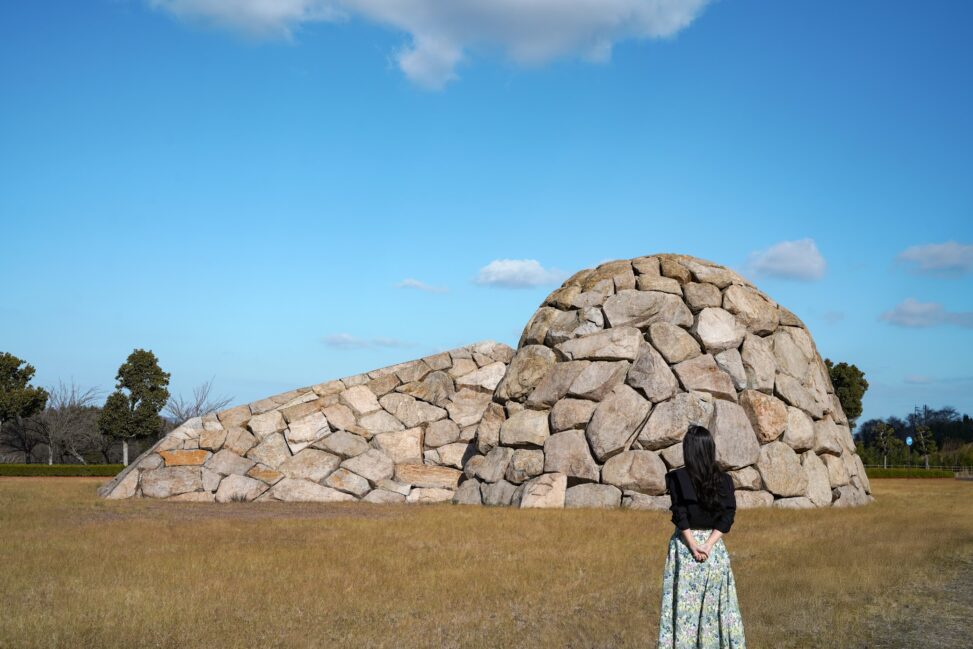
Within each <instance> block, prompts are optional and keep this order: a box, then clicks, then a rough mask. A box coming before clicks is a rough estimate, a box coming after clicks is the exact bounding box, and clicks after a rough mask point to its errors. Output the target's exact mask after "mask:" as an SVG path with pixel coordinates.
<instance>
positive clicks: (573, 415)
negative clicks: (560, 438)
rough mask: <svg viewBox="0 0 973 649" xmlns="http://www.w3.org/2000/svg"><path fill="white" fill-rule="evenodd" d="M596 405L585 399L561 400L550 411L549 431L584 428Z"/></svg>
mask: <svg viewBox="0 0 973 649" xmlns="http://www.w3.org/2000/svg"><path fill="white" fill-rule="evenodd" d="M597 405H598V404H596V403H595V402H594V401H588V400H587V399H561V400H560V401H558V402H557V403H556V404H554V408H552V409H551V430H552V431H553V432H560V431H562V430H570V429H572V428H584V427H585V426H586V425H587V424H588V421H590V420H591V415H592V413H593V412H594V411H595V407H596V406H597Z"/></svg>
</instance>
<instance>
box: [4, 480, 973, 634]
mask: <svg viewBox="0 0 973 649" xmlns="http://www.w3.org/2000/svg"><path fill="white" fill-rule="evenodd" d="M101 481H102V480H101V479H97V478H94V479H92V478H60V479H59V478H3V479H0V566H2V569H0V646H2V647H16V648H18V649H19V648H31V647H126V648H132V647H180V648H195V647H206V648H207V649H213V648H222V647H259V648H261V649H267V648H271V647H528V648H529V647H579V648H580V647H654V646H655V644H654V642H655V636H656V632H657V623H658V615H659V597H660V584H661V579H662V567H663V562H664V557H665V551H666V543H667V539H668V537H669V535H670V533H671V531H672V526H671V523H670V522H669V518H668V513H667V512H633V511H594V510H584V511H582V510H567V511H541V510H524V511H521V510H512V509H494V508H471V507H459V506H452V505H428V506H382V505H364V504H351V505H300V504H290V505H288V504H282V503H277V504H270V503H257V504H254V503H250V504H246V503H232V504H226V505H212V504H206V505H203V504H175V503H164V502H157V501H128V502H117V501H114V502H109V501H103V500H100V499H99V498H97V497H96V495H95V489H96V487H97V486H98V484H100V482H101ZM873 487H874V495H875V496H876V498H877V500H876V502H875V503H873V504H872V505H869V506H867V507H864V508H860V509H844V510H818V511H785V510H769V509H767V510H742V511H740V512H738V514H737V519H736V523H735V525H734V527H733V530H731V532H730V533H729V534H728V535H727V536H726V539H725V541H726V544H727V547H728V549H729V551H730V555H731V561H732V565H733V570H734V575H735V577H736V580H737V588H738V593H739V596H740V605H741V609H742V612H743V616H744V623H745V627H746V633H747V641H748V646H750V647H751V649H760V648H765V647H770V648H775V649H777V648H787V647H795V648H797V647H800V648H806V647H834V648H841V649H851V648H858V647H862V648H864V647H877V646H882V647H898V646H902V647H906V646H908V647H916V646H944V647H945V646H956V645H955V644H950V643H951V642H952V640H951V638H963V637H966V638H969V634H970V632H971V628H973V623H971V616H973V602H971V601H970V598H971V597H973V588H971V587H970V584H973V482H960V481H955V480H949V479H946V480H874V481H873ZM944 589H946V590H945V591H944ZM944 592H945V593H946V594H945V595H944V594H943V593H944Z"/></svg>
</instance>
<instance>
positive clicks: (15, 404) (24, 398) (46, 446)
mask: <svg viewBox="0 0 973 649" xmlns="http://www.w3.org/2000/svg"><path fill="white" fill-rule="evenodd" d="M34 373H35V370H34V367H33V366H32V365H30V364H29V363H27V362H26V361H24V360H21V359H19V358H17V357H16V356H14V355H12V354H10V353H7V352H0V461H3V462H25V463H28V464H29V463H33V462H37V461H42V462H47V463H48V464H75V463H80V464H94V463H105V464H112V463H117V462H121V463H122V464H126V465H127V464H128V461H129V458H130V457H135V456H137V455H138V454H139V453H141V452H142V451H143V450H145V449H146V448H148V447H149V446H150V445H152V444H153V443H154V442H155V441H156V440H158V439H159V438H160V437H162V436H163V435H165V434H166V433H168V432H169V431H170V430H172V429H173V428H175V427H176V426H178V425H179V424H181V423H182V422H184V421H186V420H188V419H191V418H193V417H197V416H201V415H205V414H209V413H211V412H215V411H217V410H220V409H222V408H224V407H226V406H227V405H228V404H229V403H230V402H231V401H232V397H229V398H220V397H213V396H211V393H212V388H213V381H212V380H210V381H207V382H205V383H202V384H200V385H199V386H197V387H195V388H194V389H193V394H192V396H191V397H185V398H184V397H182V396H172V395H170V393H169V389H168V385H169V373H168V372H164V371H162V368H161V367H160V366H159V361H158V358H156V356H155V354H153V353H152V352H151V351H149V350H144V349H136V350H134V351H133V352H132V353H131V354H129V356H128V358H127V359H126V360H125V362H124V363H122V365H121V366H120V367H119V368H118V373H117V374H116V376H115V381H116V383H115V389H114V391H113V392H111V394H109V395H108V396H107V398H106V399H105V400H104V403H103V404H101V405H99V402H100V401H101V397H102V392H100V391H99V390H98V389H97V388H83V387H81V386H78V385H76V384H75V383H74V382H73V381H72V382H70V383H64V382H58V384H57V385H54V386H49V387H40V386H35V385H32V383H31V382H32V380H33V378H34ZM130 446H132V447H133V449H132V450H133V451H134V454H132V455H130V452H129V451H130Z"/></svg>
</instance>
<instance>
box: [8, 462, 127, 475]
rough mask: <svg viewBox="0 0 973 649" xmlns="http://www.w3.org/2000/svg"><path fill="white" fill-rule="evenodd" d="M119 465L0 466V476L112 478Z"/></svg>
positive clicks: (120, 467)
mask: <svg viewBox="0 0 973 649" xmlns="http://www.w3.org/2000/svg"><path fill="white" fill-rule="evenodd" d="M124 468H125V467H124V466H123V465H121V464H0V476H20V477H30V476H40V477H43V476H48V477H62V478H63V477H99V478H113V477H115V475H116V474H117V473H118V472H119V471H121V470H122V469H124Z"/></svg>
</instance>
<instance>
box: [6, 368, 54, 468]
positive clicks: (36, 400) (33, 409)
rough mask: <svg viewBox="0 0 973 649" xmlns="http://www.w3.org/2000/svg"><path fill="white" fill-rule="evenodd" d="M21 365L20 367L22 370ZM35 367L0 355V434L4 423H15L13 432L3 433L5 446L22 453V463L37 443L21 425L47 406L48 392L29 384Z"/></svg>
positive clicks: (27, 459) (25, 427)
mask: <svg viewBox="0 0 973 649" xmlns="http://www.w3.org/2000/svg"><path fill="white" fill-rule="evenodd" d="M21 365H23V367H21ZM32 378H34V367H33V366H32V365H30V364H29V363H26V362H25V361H22V360H20V359H19V358H17V357H16V356H14V355H13V354H9V353H7V352H0V432H4V430H3V429H4V426H3V424H5V423H8V422H11V421H12V422H14V424H15V425H16V426H15V430H13V431H10V432H9V433H5V434H4V437H5V445H7V446H8V447H10V448H14V450H18V451H23V453H24V456H25V460H24V461H25V462H28V463H29V462H30V459H31V453H32V452H33V449H34V447H35V446H37V444H38V443H39V441H36V435H32V431H30V430H29V429H28V427H27V426H25V425H24V419H26V418H27V417H30V416H32V415H34V414H35V413H37V412H40V411H41V410H43V409H44V406H45V405H46V404H47V391H46V390H45V389H44V388H38V387H34V386H32V385H30V380H31V379H32Z"/></svg>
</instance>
